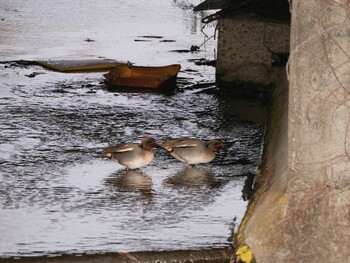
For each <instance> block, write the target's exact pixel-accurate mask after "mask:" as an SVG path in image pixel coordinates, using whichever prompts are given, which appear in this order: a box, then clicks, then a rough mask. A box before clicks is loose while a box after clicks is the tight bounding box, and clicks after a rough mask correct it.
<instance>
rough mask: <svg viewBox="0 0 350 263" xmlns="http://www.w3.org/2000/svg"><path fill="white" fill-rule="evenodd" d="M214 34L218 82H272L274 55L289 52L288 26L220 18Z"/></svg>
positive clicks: (276, 73)
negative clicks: (215, 35) (217, 28)
mask: <svg viewBox="0 0 350 263" xmlns="http://www.w3.org/2000/svg"><path fill="white" fill-rule="evenodd" d="M218 32H219V35H218V51H217V64H216V77H217V82H218V83H230V82H235V81H239V82H252V83H257V84H263V85H266V84H270V83H273V82H275V81H276V79H277V78H278V76H277V75H278V72H280V68H279V69H277V68H276V67H274V66H273V64H274V62H275V57H276V56H275V55H276V54H288V53H289V43H290V38H289V37H290V25H289V23H277V22H269V21H258V20H248V19H244V18H234V19H233V18H221V19H220V20H219V31H218Z"/></svg>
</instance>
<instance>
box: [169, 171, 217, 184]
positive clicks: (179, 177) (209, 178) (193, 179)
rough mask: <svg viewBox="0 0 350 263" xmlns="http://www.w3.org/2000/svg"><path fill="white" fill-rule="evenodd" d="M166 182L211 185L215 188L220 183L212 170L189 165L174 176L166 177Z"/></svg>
mask: <svg viewBox="0 0 350 263" xmlns="http://www.w3.org/2000/svg"><path fill="white" fill-rule="evenodd" d="M165 183H166V184H168V185H172V186H179V187H202V186H209V187H212V188H215V187H218V186H219V185H220V182H219V181H217V180H216V179H215V176H214V173H213V172H212V171H211V170H209V169H203V168H197V167H189V166H185V167H184V168H182V169H181V170H180V171H178V172H177V173H176V174H175V175H174V176H172V177H170V178H168V179H166V180H165Z"/></svg>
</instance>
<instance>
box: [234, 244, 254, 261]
mask: <svg viewBox="0 0 350 263" xmlns="http://www.w3.org/2000/svg"><path fill="white" fill-rule="evenodd" d="M239 260H240V261H242V262H244V263H251V262H252V260H253V253H252V251H251V249H250V248H249V247H248V246H241V247H240V248H239V249H238V250H237V252H236V261H239Z"/></svg>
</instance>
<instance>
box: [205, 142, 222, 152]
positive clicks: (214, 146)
mask: <svg viewBox="0 0 350 263" xmlns="http://www.w3.org/2000/svg"><path fill="white" fill-rule="evenodd" d="M207 146H208V149H209V150H211V151H213V152H217V151H220V150H222V149H224V144H223V143H222V142H221V141H219V140H209V141H208V142H207Z"/></svg>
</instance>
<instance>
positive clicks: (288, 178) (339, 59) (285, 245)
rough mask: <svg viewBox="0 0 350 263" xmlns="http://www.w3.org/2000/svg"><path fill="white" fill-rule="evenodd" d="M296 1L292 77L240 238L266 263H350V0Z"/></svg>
mask: <svg viewBox="0 0 350 263" xmlns="http://www.w3.org/2000/svg"><path fill="white" fill-rule="evenodd" d="M292 5H293V6H292V26H291V51H290V63H289V67H288V69H289V70H288V75H287V76H286V77H285V78H283V77H282V78H281V80H280V82H279V83H277V85H276V89H275V92H274V97H273V102H272V105H271V109H270V117H269V125H268V130H267V134H266V141H265V148H264V153H263V161H262V165H261V166H260V169H259V173H258V175H257V182H256V191H255V194H254V197H253V199H252V200H251V202H250V205H249V208H248V211H247V214H246V216H245V218H244V219H243V221H242V224H241V226H240V229H239V232H238V235H237V242H238V244H240V245H248V246H249V248H250V249H251V250H252V252H253V254H254V256H255V258H256V260H257V262H259V263H263V262H349V258H350V241H349V240H350V19H349V15H350V4H349V1H346V0H337V1H336V0H325V1H320V0H293V2H292Z"/></svg>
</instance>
